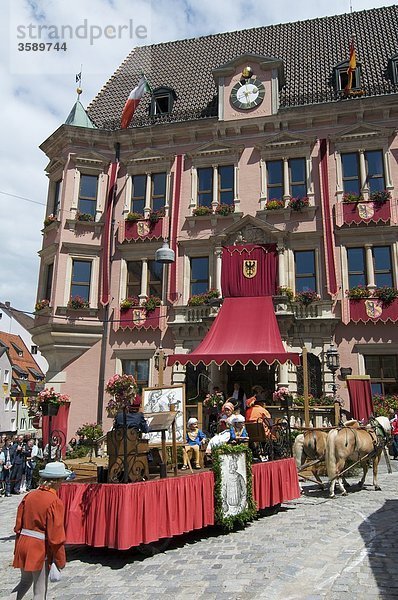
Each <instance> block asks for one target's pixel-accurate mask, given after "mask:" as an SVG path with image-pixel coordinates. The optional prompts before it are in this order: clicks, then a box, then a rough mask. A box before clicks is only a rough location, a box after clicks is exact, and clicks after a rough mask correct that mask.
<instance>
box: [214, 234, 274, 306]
mask: <svg viewBox="0 0 398 600" xmlns="http://www.w3.org/2000/svg"><path fill="white" fill-rule="evenodd" d="M277 257H278V254H277V251H276V244H262V245H258V244H244V245H238V246H225V247H224V248H223V251H222V270H221V287H222V294H223V297H224V298H230V297H237V296H273V295H274V294H276V287H277ZM245 261H256V269H257V272H256V274H255V276H254V277H251V278H248V277H246V276H245V275H244V263H245Z"/></svg>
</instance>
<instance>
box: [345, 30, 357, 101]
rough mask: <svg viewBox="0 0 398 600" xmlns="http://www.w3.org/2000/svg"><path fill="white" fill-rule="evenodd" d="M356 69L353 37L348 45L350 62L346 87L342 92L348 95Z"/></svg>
mask: <svg viewBox="0 0 398 600" xmlns="http://www.w3.org/2000/svg"><path fill="white" fill-rule="evenodd" d="M356 68H357V55H356V52H355V43H354V36H352V39H351V43H350V62H349V63H348V69H347V74H348V82H347V85H346V86H345V88H344V92H345V93H346V94H347V95H349V94H350V92H351V89H352V74H353V73H355V69H356Z"/></svg>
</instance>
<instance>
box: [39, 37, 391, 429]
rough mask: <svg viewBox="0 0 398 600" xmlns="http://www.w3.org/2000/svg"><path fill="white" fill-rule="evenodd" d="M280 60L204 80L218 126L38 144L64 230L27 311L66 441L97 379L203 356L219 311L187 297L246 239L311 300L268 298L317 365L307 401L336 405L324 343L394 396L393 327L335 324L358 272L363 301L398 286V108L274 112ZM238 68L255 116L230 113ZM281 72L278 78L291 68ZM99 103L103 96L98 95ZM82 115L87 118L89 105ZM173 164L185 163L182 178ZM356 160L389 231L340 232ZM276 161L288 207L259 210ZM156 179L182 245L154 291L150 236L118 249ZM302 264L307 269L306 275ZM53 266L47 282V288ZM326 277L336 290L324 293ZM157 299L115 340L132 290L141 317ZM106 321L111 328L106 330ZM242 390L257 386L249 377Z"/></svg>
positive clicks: (77, 133) (97, 388)
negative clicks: (226, 198)
mask: <svg viewBox="0 0 398 600" xmlns="http://www.w3.org/2000/svg"><path fill="white" fill-rule="evenodd" d="M231 35H232V34H231ZM277 59H278V60H277ZM387 59H388V57H386V60H387ZM282 63H283V61H281V60H279V57H276V59H272V60H271V59H269V58H267V59H265V58H264V57H259V56H257V55H244V56H243V58H240V57H239V56H236V58H235V59H234V60H233V61H231V62H230V63H228V64H225V63H224V64H220V65H216V66H215V67H214V68H213V69H210V71H209V77H210V78H211V77H214V80H213V81H215V82H216V87H217V98H218V116H214V117H212V118H207V119H206V118H203V119H197V120H192V119H191V120H186V121H185V122H173V120H172V119H171V122H163V123H156V122H155V121H152V122H149V123H148V124H145V125H143V126H134V120H133V127H132V128H130V129H128V130H120V129H116V130H108V129H106V128H101V127H99V128H98V129H94V128H82V127H79V126H74V125H63V126H61V127H60V128H59V129H58V130H57V131H56V132H54V133H53V134H52V135H51V136H50V137H49V138H48V139H47V140H46V141H45V142H44V143H43V145H42V150H43V151H44V152H45V153H46V154H47V156H48V157H49V159H50V163H49V165H48V167H47V172H48V176H49V179H50V188H49V200H48V214H50V213H51V212H52V206H53V202H54V189H55V188H54V186H55V182H57V181H61V180H62V184H61V189H62V192H61V197H60V198H61V201H60V208H59V211H58V213H57V217H58V223H57V224H52V225H50V226H49V227H47V228H45V229H44V231H43V248H42V250H41V260H42V264H41V273H40V280H39V286H38V300H40V299H42V298H44V297H45V295H46V293H47V294H49V295H50V297H49V298H48V299H49V300H50V302H51V308H50V309H48V311H47V309H46V311H47V312H46V311H43V313H42V314H41V313H39V314H38V315H37V318H36V328H35V332H34V338H35V342H36V343H37V344H38V345H39V346H40V349H41V352H42V353H43V354H44V355H45V357H46V359H47V360H48V362H49V365H50V367H49V374H48V381H49V382H51V384H52V385H54V386H58V387H59V389H60V390H61V391H62V392H65V393H67V394H69V395H70V396H71V399H72V404H71V411H70V434H71V435H72V434H73V433H74V431H75V430H76V428H77V427H78V426H79V425H81V424H82V423H83V422H87V421H96V420H97V418H99V419H102V418H103V416H105V415H104V410H103V406H104V404H106V401H107V398H106V395H104V394H103V389H104V381H105V382H106V380H107V379H108V378H109V377H110V376H111V375H112V374H113V373H115V372H122V370H123V369H125V368H129V369H133V370H134V369H142V370H143V371H144V373H143V374H141V375H142V382H143V384H144V385H145V386H153V385H155V384H156V383H157V381H158V371H157V370H156V368H155V360H154V357H155V354H156V351H157V349H158V348H159V346H160V345H162V347H163V349H164V350H165V352H166V354H167V355H170V354H173V353H186V352H189V351H190V350H192V349H194V348H195V347H196V346H197V345H198V343H199V342H200V341H201V340H202V339H203V337H204V335H205V333H206V331H207V330H208V328H209V325H210V323H211V322H212V320H213V319H214V318H216V315H217V311H218V307H217V305H211V304H210V305H208V304H204V305H202V306H196V307H195V306H188V301H189V298H190V297H191V296H192V295H194V294H195V289H200V285H201V282H202V283H203V285H204V286H205V287H206V288H207V289H214V288H216V289H218V290H219V292H220V295H221V296H222V290H221V289H220V281H221V260H220V251H221V248H222V247H223V246H225V245H233V244H235V243H237V242H238V241H240V242H242V240H243V243H244V242H248V243H249V242H250V243H257V244H266V243H274V244H277V248H278V284H279V286H282V287H284V288H290V289H291V291H292V293H293V295H294V294H298V293H299V292H301V291H305V289H306V287H307V288H308V289H311V288H313V291H314V292H316V293H317V294H318V295H319V300H316V301H315V302H313V303H311V304H309V305H308V306H305V305H303V304H301V303H300V302H298V301H293V302H290V301H289V300H288V298H287V297H286V296H285V294H281V295H280V296H278V297H275V298H274V308H275V313H276V317H277V320H278V324H279V328H280V332H281V337H282V340H283V342H284V345H285V349H286V350H287V351H293V352H301V350H302V348H303V347H304V346H306V347H307V350H308V351H309V353H310V354H311V355H312V357H313V359H312V363H311V364H312V368H313V373H312V377H313V379H314V381H313V382H312V383H313V386H314V388H317V389H316V390H315V391H316V393H318V394H319V393H322V394H323V393H326V394H330V393H331V392H330V389H331V383H332V378H331V374H330V372H329V371H328V370H327V368H326V365H325V353H326V350H327V348H328V347H329V344H330V341H331V340H333V341H334V343H335V344H336V345H337V348H338V351H339V354H340V364H341V365H342V366H344V367H351V368H352V373H353V374H354V375H355V374H359V375H363V374H365V373H366V372H367V368H368V367H367V365H368V366H369V365H370V364H372V368H373V374H372V381H373V380H374V385H375V391H377V390H378V389H380V390H381V391H382V392H386V393H387V392H388V391H394V389H395V388H394V385H395V384H397V383H398V372H397V370H396V365H397V350H398V333H397V329H396V327H395V324H391V323H388V324H384V323H382V322H378V321H377V319H376V320H375V321H374V322H372V323H369V324H363V323H358V324H354V323H353V322H352V321H351V320H348V321H347V322H344V321H343V319H342V313H343V312H344V302H347V299H346V293H345V292H346V290H348V289H349V288H352V287H355V285H354V284H355V282H356V281H357V280H358V281H359V279H360V277H361V276H362V277H363V278H364V281H365V285H366V286H367V288H368V289H369V294H370V295H371V294H372V293H373V290H375V289H376V288H378V287H380V286H379V285H378V282H381V283H383V282H384V281H386V282H389V283H388V285H389V286H390V287H392V288H396V286H397V277H398V247H397V233H396V226H397V222H398V221H397V218H396V215H398V204H397V199H398V194H397V193H396V189H397V186H398V139H397V135H396V126H397V119H398V107H397V103H396V100H395V98H396V96H394V95H393V94H383V95H378V96H371V95H370V96H369V97H365V96H364V97H358V98H350V99H348V100H345V101H344V100H343V101H339V102H336V101H335V102H323V103H313V104H311V103H308V104H307V105H303V106H293V107H288V108H286V107H285V108H283V107H281V106H280V98H279V95H280V90H281V89H282V87H283V85H284V81H285V80H284V77H285V75H284V72H283V69H282V66H283V64H282ZM246 65H247V66H250V67H251V68H252V71H253V74H254V75H253V77H254V78H256V81H260V82H261V83H262V85H263V86H264V99H263V100H262V101H261V102H260V103H259V105H258V106H256V107H253V108H250V109H249V110H247V109H237V108H236V106H234V105H233V102H232V96H231V90H232V89H233V88H234V85H236V83H237V82H239V80H240V79H241V78H242V75H241V73H242V68H243V67H244V66H246ZM284 68H285V72H286V65H284ZM253 81H255V79H253ZM192 85H193V88H194V83H193V84H192ZM248 89H249V88H248ZM102 94H106V89H105V92H102ZM177 95H178V89H177ZM90 115H94V116H95V103H94V108H92V109H91V113H90ZM322 140H326V148H327V150H326V158H325V159H324V160H326V161H327V177H328V186H326V188H325V186H324V185H323V179H322V177H323V178H324V177H325V173H323V175H322V165H321V143H322ZM115 143H118V144H120V170H119V174H118V180H117V194H116V199H115V205H114V213H113V216H114V226H113V228H112V243H111V267H110V296H111V301H110V304H109V310H105V309H104V307H102V306H101V304H100V302H99V299H100V291H101V269H102V261H103V229H104V212H105V206H106V201H107V191H108V168H109V164H110V163H111V162H112V161H113V160H114V157H115V152H114V145H115ZM371 153H373V154H371ZM178 156H182V173H181V180H180V181H178V170H177V157H178ZM350 156H353V157H355V158H353V160H354V162H355V161H357V162H355V164H357V165H358V173H357V178H358V181H359V185H360V187H361V193H362V194H363V197H364V202H368V201H370V199H371V194H372V188H371V185H373V183H372V182H370V179H369V177H370V176H371V175H372V173H370V171H369V169H370V166H369V165H370V164H371V163H370V161H371V160H375V161H379V163H380V165H381V167H380V168H381V169H382V173H381V174H380V176H381V177H383V186H382V187H383V189H385V190H387V191H388V192H389V193H390V197H391V199H390V200H389V202H390V207H391V219H390V220H389V221H387V222H385V223H384V222H383V223H376V222H374V221H372V219H370V220H368V221H366V222H361V223H359V224H355V225H352V224H351V225H349V224H345V223H344V222H339V223H336V218H338V215H339V214H342V213H341V205H342V203H343V196H344V193H345V191H346V187H347V185H348V183H347V181H348V179H349V178H348V176H347V172H348V171H347V169H348V166H347V165H348V161H349V160H350ZM347 157H348V158H347ZM295 160H296V161H298V162H296V163H295V162H294V161H295ZM278 161H279V162H278ZM271 163H273V165H274V166H275V164H276V163H278V164H277V165H276V167H277V168H279V163H280V168H281V169H282V170H281V173H282V175H281V179H280V181H279V180H278V181H279V183H280V186H279V187H280V188H281V189H282V188H283V193H282V196H283V199H284V203H285V207H284V208H280V209H277V210H271V209H267V202H268V201H271V200H272V199H273V198H274V196H273V193H276V192H274V191H273V190H277V188H278V185H279V183H278V181H277V184H278V185H277V184H274V182H273V180H272V177H273V176H274V175H273V172H272V168H274V167H273V166H272V165H271ZM379 163H378V164H379ZM295 165H299V166H300V165H304V166H303V169H304V171H305V176H304V180H303V181H301V180H300V181H301V182H300V185H301V186H302V188H304V187H305V190H306V193H305V197H306V198H308V206H305V207H304V208H302V209H301V210H298V211H295V210H294V209H293V208H291V207H290V206H289V203H290V200H291V197H292V196H293V195H294V194H293V193H292V189H293V187H292V186H293V184H294V177H295V175H294V172H293V169H294V168H295ZM223 167H229V168H230V171H228V172H229V173H232V175H231V179H230V180H228V185H229V188H228V189H229V191H230V194H231V198H230V200H231V201H232V202H230V203H232V204H233V205H234V208H235V210H234V212H232V213H231V214H229V215H226V216H223V215H219V214H217V212H216V209H217V206H218V205H219V204H220V198H221V196H220V189H222V185H224V184H223V179H222V178H223V176H224V175H223V173H224V171H223V170H222V169H223ZM276 167H275V169H276ZM206 169H207V171H206V173H204V170H206ZM159 173H164V174H165V179H164V181H165V183H164V203H163V212H164V215H165V216H164V217H162V225H161V230H162V235H163V236H164V237H167V238H170V232H171V234H172V236H171V239H170V244H171V245H172V246H173V244H174V246H175V248H176V263H175V267H173V268H169V269H168V277H167V278H166V277H165V278H164V280H163V283H166V284H167V285H166V288H165V286H163V288H162V281H161V278H160V279H156V277H155V275H156V273H155V271H156V269H155V267H154V266H153V261H154V258H155V252H156V250H157V249H158V248H159V247H160V245H161V240H160V239H159V236H158V235H157V236H156V237H150V236H146V235H145V234H144V235H142V236H141V237H140V236H138V237H137V235H136V234H134V236H133V237H131V236H130V238H129V239H128V240H126V239H125V235H124V233H125V228H124V219H125V218H126V216H127V214H128V213H129V212H130V211H132V212H134V210H135V209H134V202H137V203H138V201H139V200H137V198H138V195H137V194H138V192H137V194H136V196H134V193H135V192H134V189H135V188H134V186H138V183H136V182H137V181H138V179H134V178H137V177H138V176H146V177H147V179H146V180H145V193H144V196H145V197H144V199H143V201H144V204H145V206H144V205H143V206H144V211H143V217H145V218H146V219H147V218H148V216H149V213H150V211H151V210H152V208H153V207H152V204H151V203H152V202H154V197H155V196H154V194H155V192H154V191H153V190H154V189H155V188H154V187H153V185H154V183H153V182H154V179H155V175H156V174H159ZM209 173H211V174H212V181H211V185H210V184H209V185H210V188H211V189H210V188H209V189H208V190H207V192H208V197H209V198H210V208H211V214H208V215H201V216H197V215H196V214H195V211H196V209H197V208H198V206H201V202H202V200H201V198H202V199H203V198H204V196H201V195H200V192H201V185H202V183H203V182H202V180H201V177H202V176H204V174H206V175H209ZM275 173H276V170H275ZM86 176H91V177H95V178H96V182H97V193H96V197H95V199H94V201H93V202H94V204H93V206H94V209H93V221H89V222H84V221H79V220H78V218H77V217H78V213H79V212H81V209H80V208H79V207H80V205H81V203H82V197H83V195H84V194H82V187H81V181H82V178H84V177H86ZM209 176H210V175H209ZM148 177H150V179H148ZM275 177H276V175H275ZM297 177H298V176H297ZM84 181H92V180H84ZM148 182H149V183H148ZM203 185H204V183H203ZM297 185H298V184H297ZM151 186H152V187H151ZM137 189H138V188H137ZM178 189H180V194H179V211H178V213H177V212H176V206H177V201H178V199H177V197H176V195H177V191H178ZM326 192H328V198H326V196H327V193H326ZM278 193H279V192H278ZM301 195H303V194H301ZM327 200H328V202H329V204H328V202H327ZM137 205H138V204H137ZM339 210H340V213H339ZM336 215H337V217H336ZM157 227H158V228H159V227H160V226H159V225H158V226H157ZM174 230H176V231H177V237H176V238H174V237H173V231H174ZM144 233H145V232H144ZM133 238H134V239H133ZM380 249H381V250H380ZM352 250H353V251H354V252H353V251H352ZM358 257H359V258H358ZM198 259H204V262H203V261H202V262H200V261H199V260H198ZM362 259H363V264H362V263H361V260H362ZM195 260H196V262H195ZM305 261H309V262H308V273H307V272H306V271H305V268H307V263H306V262H305ZM358 261H359V262H358ZM380 261H381V262H380ZM88 264H89V266H87V265H88ZM203 264H206V265H207V267H206V268H207V272H206V268H205V269H204V270H203V272H202V271H201V272H200V273H199V275H200V277H197V276H196V275H195V272H194V270H195V268H196V266H195V265H198V267H197V268H198V269H199V267H200V268H202V266H203ZM51 265H53V266H52V267H51V268H50V271H49V266H51ZM80 267H81V268H82V270H84V269H86V270H87V269H89V271H90V272H89V276H88V279H87V281H86V280H84V281H81V280H79V279H78V277H79V274H78V268H80ZM362 267H363V268H362ZM51 269H52V272H53V276H52V279H51V282H49V281H48V274H49V272H50V273H51ZM333 275H334V276H335V280H336V282H337V291H336V293H334V292H333V290H332V287H331V286H332V282H331V277H332V276H333ZM80 276H81V275H80ZM46 278H47V279H46ZM151 278H152V279H151ZM174 278H175V280H174ZM306 278H307V279H306ZM305 279H306V280H305ZM304 280H305V281H304ZM51 284H52V285H51ZM73 286H75V287H73ZM79 286H80V287H79ZM151 286H152V287H151ZM152 288H153V289H155V290H156V291H157V292H159V295H160V296H162V300H163V306H162V307H161V311H160V318H159V315H157V318H158V322H157V325H156V327H155V328H147V327H132V328H130V327H128V328H125V327H123V328H121V327H120V323H119V318H120V317H119V315H120V303H121V302H122V300H124V299H125V298H127V297H128V295H129V294H130V295H137V297H139V300H140V302H141V305H142V304H143V302H144V301H145V299H146V297H147V296H148V295H150V293H151V289H152ZM73 289H77V290H80V289H82V290H83V291H84V293H87V301H88V305H89V307H88V308H84V309H82V310H81V311H77V310H70V309H68V308H67V304H68V301H69V300H70V297H71V295H73V294H72V291H73ZM170 289H175V292H173V294H174V297H172V298H169V295H168V292H169V291H170ZM130 292H131V293H130ZM155 295H156V294H155ZM45 313H46V314H45ZM149 316H150V315H149ZM106 320H109V321H110V322H109V323H108V324H107V323H105V322H104V321H106ZM232 326H234V324H231V327H232ZM104 336H105V339H104ZM383 356H387V357H391V358H388V359H386V360H387V361H390V362H389V364H390V366H391V368H389V373H388V377H387V376H386V374H385V373H384V374H383V372H382V367H381V370H380V369H379V370H378V367H377V365H376V363H377V361H379V362H380V364H381V365H382V363H383V360H382V358H380V357H383ZM367 357H371V358H367ZM372 357H373V358H372ZM378 357H379V358H378ZM101 365H102V367H103V369H102V371H101ZM394 365H395V367H394ZM228 370H229V367H228V369H226V368H225V369H224V368H221V369H220V370H218V369H210V370H209V371H208V375H209V376H210V377H211V379H212V381H213V382H214V383H218V384H219V385H222V386H223V387H226V388H229V387H230V386H231V382H232V381H233V377H238V376H239V377H240V378H242V377H243V379H244V377H245V375H244V374H243V373H241V372H240V371H239V375H238V374H236V375H235V373H233V374H232V375H231V373H229V371H228ZM385 370H386V369H385ZM101 373H102V376H101ZM260 373H262V375H260V376H259V377H260V379H261V377H262V376H264V377H265V375H264V372H263V371H261V370H260ZM267 373H268V375H267V377H271V379H272V378H273V379H272V381H273V384H272V386H271V387H274V386H276V385H278V384H279V385H281V384H284V385H289V387H290V389H291V391H292V392H293V393H295V392H298V393H300V385H302V383H300V375H299V373H298V372H297V369H296V367H294V366H293V365H291V366H281V367H279V368H277V369H276V371H275V372H272V373H269V372H268V371H267ZM135 374H137V373H136V372H135ZM185 378H186V374H185V369H183V368H179V367H178V366H175V367H173V368H170V367H167V368H166V370H165V373H164V381H165V382H166V383H181V382H184V381H185ZM387 379H388V381H387ZM315 380H316V381H315ZM267 381H268V387H269V379H267ZM260 382H261V381H260ZM249 383H250V384H252V383H253V381H251V380H250V382H249V379H247V385H249ZM337 383H338V397H339V398H340V399H341V400H342V402H343V403H344V404H345V405H346V406H348V397H347V390H346V384H345V382H344V381H343V379H342V378H341V377H340V375H339V373H338V374H337ZM247 391H248V392H249V390H247ZM270 391H272V390H271V388H270Z"/></svg>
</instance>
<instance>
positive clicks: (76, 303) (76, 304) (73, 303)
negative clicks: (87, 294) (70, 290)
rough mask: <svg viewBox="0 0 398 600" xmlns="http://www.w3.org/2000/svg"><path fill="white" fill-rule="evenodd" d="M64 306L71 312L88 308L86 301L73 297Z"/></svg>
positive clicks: (79, 297)
mask: <svg viewBox="0 0 398 600" xmlns="http://www.w3.org/2000/svg"><path fill="white" fill-rule="evenodd" d="M66 306H67V308H71V309H72V310H79V309H81V308H89V307H90V304H89V302H88V300H85V299H84V298H82V297H81V296H73V297H72V298H71V299H70V300H69V302H68V304H67V305H66Z"/></svg>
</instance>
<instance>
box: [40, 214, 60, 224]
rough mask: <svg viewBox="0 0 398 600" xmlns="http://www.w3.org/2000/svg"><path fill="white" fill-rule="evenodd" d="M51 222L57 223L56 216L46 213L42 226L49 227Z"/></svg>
mask: <svg viewBox="0 0 398 600" xmlns="http://www.w3.org/2000/svg"><path fill="white" fill-rule="evenodd" d="M53 223H58V219H57V217H55V216H54V215H48V217H46V218H45V219H44V221H43V226H44V227H49V226H50V225H52V224H53Z"/></svg>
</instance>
